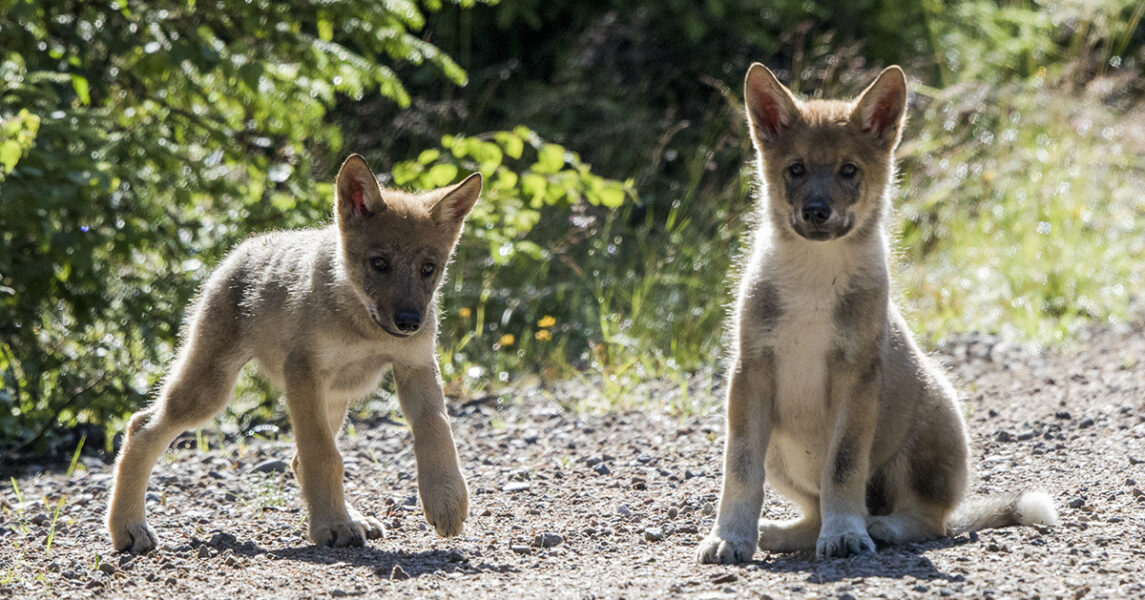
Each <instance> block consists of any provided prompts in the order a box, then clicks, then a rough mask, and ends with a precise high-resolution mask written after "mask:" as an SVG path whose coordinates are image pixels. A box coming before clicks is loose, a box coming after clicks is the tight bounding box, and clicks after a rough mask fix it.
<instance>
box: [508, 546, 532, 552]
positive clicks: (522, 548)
mask: <svg viewBox="0 0 1145 600" xmlns="http://www.w3.org/2000/svg"><path fill="white" fill-rule="evenodd" d="M509 549H510V550H512V551H513V552H516V553H517V554H532V552H533V550H532V549H531V548H529V547H528V546H524V545H521V544H511V545H510V546H509Z"/></svg>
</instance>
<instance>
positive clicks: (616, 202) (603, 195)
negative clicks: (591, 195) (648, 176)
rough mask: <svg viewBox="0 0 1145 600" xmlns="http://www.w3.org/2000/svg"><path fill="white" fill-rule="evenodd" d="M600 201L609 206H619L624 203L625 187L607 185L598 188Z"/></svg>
mask: <svg viewBox="0 0 1145 600" xmlns="http://www.w3.org/2000/svg"><path fill="white" fill-rule="evenodd" d="M597 197H598V198H599V199H600V203H601V204H603V205H604V206H605V207H607V208H619V207H620V206H621V205H623V204H624V188H622V187H620V186H619V185H606V186H604V187H603V188H601V189H600V190H597Z"/></svg>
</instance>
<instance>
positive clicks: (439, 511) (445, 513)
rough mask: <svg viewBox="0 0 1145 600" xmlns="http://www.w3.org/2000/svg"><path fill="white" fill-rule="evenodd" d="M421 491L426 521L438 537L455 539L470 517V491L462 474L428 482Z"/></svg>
mask: <svg viewBox="0 0 1145 600" xmlns="http://www.w3.org/2000/svg"><path fill="white" fill-rule="evenodd" d="M420 491H421V507H422V510H424V511H425V520H426V521H428V522H429V524H430V525H433V528H434V530H435V531H437V535H440V536H441V537H453V536H455V535H457V534H459V533H461V528H462V526H463V525H464V524H465V518H466V517H467V516H468V515H469V490H468V489H466V487H465V479H464V478H462V476H461V474H460V473H457V474H455V475H452V476H448V477H442V478H433V479H431V480H428V481H426V482H424V487H422V488H421V490H420Z"/></svg>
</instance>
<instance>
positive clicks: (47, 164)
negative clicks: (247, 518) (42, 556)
mask: <svg viewBox="0 0 1145 600" xmlns="http://www.w3.org/2000/svg"><path fill="white" fill-rule="evenodd" d="M1143 11H1145V3H1143V2H1140V1H1136V0H1135V1H1130V0H1043V1H1040V2H1030V1H1011V0H964V1H961V2H940V1H939V0H923V1H922V2H919V3H905V4H904V3H899V2H890V1H886V0H855V1H852V2H848V3H836V2H825V1H819V0H776V1H772V2H766V3H763V2H758V1H748V0H712V1H708V2H690V1H686V0H655V1H652V0H627V1H621V0H607V1H602V2H592V3H586V2H577V1H567V0H501V1H500V2H497V3H488V4H487V3H481V2H473V1H466V0H462V1H460V2H441V1H440V0H430V1H427V2H423V3H412V2H407V1H406V0H388V1H386V2H376V3H375V2H345V1H334V2H330V1H317V0H292V1H289V2H276V1H272V0H213V1H202V0H183V1H176V0H148V1H142V0H104V1H102V2H85V1H82V0H54V1H51V2H33V1H21V0H0V238H2V239H0V377H2V379H0V453H7V452H11V451H15V450H19V451H21V452H25V453H27V452H33V453H42V452H48V451H52V450H56V449H59V448H66V449H70V448H72V447H74V446H75V444H76V443H77V438H78V437H79V436H81V435H87V436H88V438H89V439H91V438H95V439H92V440H91V441H89V443H88V445H89V447H93V446H94V447H97V448H99V447H103V448H108V447H110V445H111V437H110V435H109V434H111V433H114V432H115V431H117V430H118V429H119V428H120V427H121V425H122V423H123V419H124V417H125V416H126V415H128V414H129V413H130V412H131V411H133V410H135V409H137V408H138V407H140V406H141V405H142V404H143V403H145V402H146V401H147V399H148V397H149V395H150V394H152V393H153V392H154V390H155V389H156V387H157V386H158V382H159V381H160V378H161V376H162V373H163V370H164V368H165V365H166V363H167V361H168V360H169V359H170V358H171V356H172V353H173V350H174V345H175V343H176V341H177V334H178V331H179V326H180V323H181V320H182V316H183V312H184V310H185V309H186V307H187V306H188V303H189V302H190V300H191V298H192V297H193V294H194V292H195V290H196V288H197V286H198V285H199V283H200V282H201V281H202V280H203V278H204V277H205V276H206V275H207V274H208V273H209V270H210V268H211V267H212V266H213V265H215V264H216V263H217V262H218V261H219V259H220V258H221V257H222V256H223V254H225V253H226V251H227V250H228V249H229V248H230V247H232V246H233V245H234V244H235V243H236V242H237V241H238V240H241V239H242V238H245V237H246V236H248V235H250V234H251V233H254V232H258V231H266V230H270V229H282V228H296V227H307V226H314V225H318V224H322V223H326V222H328V221H329V213H330V209H329V205H330V201H331V186H330V182H331V180H332V178H333V175H334V172H335V169H336V168H337V165H338V164H339V162H340V160H341V159H342V158H343V157H344V156H345V155H346V154H347V153H349V152H361V153H363V154H365V155H366V156H367V158H368V159H369V161H370V163H371V165H372V166H374V168H375V170H376V171H378V172H379V173H386V174H387V175H386V176H385V177H386V179H387V181H386V183H387V184H388V185H396V186H401V187H409V188H420V187H432V186H438V185H444V184H447V183H450V182H452V181H455V180H458V179H460V178H461V177H463V176H464V175H465V174H467V173H468V172H471V171H474V170H480V171H482V172H483V173H484V174H485V175H486V177H487V179H486V181H487V186H486V189H485V192H484V196H483V198H482V201H481V202H480V203H479V205H478V207H477V209H476V210H475V213H474V214H473V216H472V217H471V220H470V226H469V227H468V228H467V230H466V234H465V237H464V239H463V242H462V244H461V247H460V248H459V251H458V255H457V257H456V259H455V261H454V263H453V266H452V267H451V271H450V277H449V280H448V281H447V284H446V287H445V290H444V291H445V293H444V294H443V296H444V297H443V302H442V310H443V315H444V319H443V327H442V333H441V336H440V346H441V361H442V369H443V373H444V375H445V378H446V380H447V384H448V392H449V393H450V394H451V395H454V396H459V397H470V396H473V395H477V394H485V393H487V392H488V391H490V390H496V389H497V388H498V387H499V386H503V385H505V384H511V383H512V382H514V381H517V380H520V379H522V378H525V377H534V376H538V377H540V378H541V379H542V380H544V381H553V380H558V379H565V378H573V377H585V376H586V375H585V374H588V376H590V377H592V378H593V380H594V381H603V382H605V386H604V389H601V390H599V392H600V397H601V402H602V404H601V405H600V406H616V405H622V406H623V405H625V402H626V400H625V397H626V393H627V391H629V390H630V389H631V388H632V386H634V385H637V384H638V383H639V382H640V381H643V380H647V379H649V378H654V377H658V378H665V379H667V380H668V381H684V380H686V379H687V377H688V374H689V373H692V372H694V371H696V370H705V369H708V370H710V369H712V368H713V367H714V366H715V365H716V364H717V363H718V362H719V360H720V359H721V358H722V355H723V345H722V343H721V342H722V331H723V321H724V317H725V312H726V307H727V305H728V303H729V302H730V300H731V289H732V288H731V285H730V278H729V270H730V269H731V268H732V267H733V265H734V263H735V260H736V257H737V255H738V253H739V252H741V251H742V248H741V244H742V234H743V233H744V232H745V229H746V228H747V227H748V223H749V219H748V216H747V215H748V214H749V213H750V212H751V211H752V210H753V201H752V199H751V197H750V195H751V192H752V187H753V182H752V180H751V176H750V168H747V165H748V163H749V161H750V160H751V159H752V156H751V151H750V150H751V149H750V146H749V144H748V142H747V136H746V132H745V131H744V123H743V117H742V104H741V102H742V101H741V94H742V90H741V82H742V78H743V74H744V72H745V71H746V69H747V67H748V65H750V63H751V62H753V61H761V62H764V63H766V64H768V65H769V66H771V67H772V68H773V69H774V70H776V72H777V73H778V74H779V75H780V78H781V79H782V80H784V81H785V82H788V83H789V85H790V86H791V87H792V88H793V89H794V90H796V91H798V92H800V93H803V94H807V95H810V96H812V97H819V96H840V95H842V96H848V95H853V94H854V93H856V92H858V91H859V90H860V89H861V88H862V87H863V86H864V85H865V84H866V83H867V82H868V81H869V80H870V79H871V78H872V77H873V75H874V74H875V73H877V71H878V70H879V69H881V68H882V67H884V66H886V65H888V64H892V63H897V64H900V65H902V66H903V67H904V68H905V69H906V70H907V72H908V74H909V75H910V76H911V79H912V82H911V87H912V97H911V102H910V119H911V120H910V125H909V128H908V131H907V133H906V135H905V141H904V144H903V146H902V147H901V149H900V151H899V157H900V167H901V177H900V179H901V181H900V185H899V188H898V190H897V192H896V194H895V205H896V207H897V209H898V210H897V213H896V215H895V228H896V229H895V230H896V234H897V235H898V236H899V239H900V243H899V252H898V254H897V257H898V258H897V262H898V263H899V264H897V265H896V271H897V275H896V277H897V279H896V281H897V287H898V290H897V295H898V296H899V297H900V298H901V300H902V302H903V304H904V305H905V307H906V308H907V311H908V313H909V314H910V316H911V322H912V324H913V326H914V327H915V328H916V331H917V332H918V333H919V334H920V335H921V336H922V338H923V341H924V343H927V344H933V343H935V342H937V341H939V340H941V339H943V338H945V337H949V336H953V335H958V334H960V333H965V332H970V331H984V332H989V333H993V334H996V335H999V336H1001V337H1002V338H1004V339H1009V340H1014V341H1024V342H1033V343H1040V344H1057V343H1061V342H1063V341H1068V340H1069V338H1070V334H1071V332H1074V331H1076V330H1077V329H1078V328H1079V327H1082V326H1085V325H1086V324H1088V323H1093V322H1095V321H1105V320H1118V319H1127V318H1132V317H1133V314H1134V313H1133V311H1134V310H1135V309H1134V306H1135V303H1139V302H1140V298H1139V296H1136V294H1139V293H1140V287H1141V283H1142V281H1143V278H1142V276H1143V275H1145V236H1143V235H1142V234H1141V233H1140V232H1141V231H1142V230H1143V225H1145V159H1143V155H1145V104H1143V103H1142V98H1143V95H1145V76H1143V73H1142V65H1143V64H1145V50H1143V49H1145V28H1143V27H1142V26H1141V18H1142V13H1143ZM238 395H239V397H240V399H239V402H238V403H237V404H236V405H235V408H232V409H231V411H232V413H231V416H232V417H234V418H235V419H236V420H237V421H238V422H240V423H241V424H242V426H243V427H248V426H249V425H250V423H251V422H253V421H255V420H257V419H260V418H264V417H265V415H266V414H267V413H266V410H267V407H268V406H273V404H272V403H271V402H269V401H268V400H269V399H272V398H273V397H274V396H273V392H271V391H270V390H267V389H265V386H263V385H262V384H260V383H259V382H258V381H257V380H254V379H247V380H244V383H243V384H241V386H240V390H239V392H238ZM716 401H717V400H716V399H710V402H709V401H708V400H705V402H708V404H707V405H708V406H711V405H714V404H715V403H716ZM665 402H667V401H665ZM651 408H654V409H662V410H667V411H687V410H693V409H694V407H690V406H679V405H674V404H671V405H670V404H661V405H657V404H656V400H655V399H652V406H651ZM97 442H98V443H97Z"/></svg>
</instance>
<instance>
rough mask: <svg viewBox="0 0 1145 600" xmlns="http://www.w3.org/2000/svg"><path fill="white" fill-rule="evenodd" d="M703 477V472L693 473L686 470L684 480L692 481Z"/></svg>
mask: <svg viewBox="0 0 1145 600" xmlns="http://www.w3.org/2000/svg"><path fill="white" fill-rule="evenodd" d="M703 475H704V472H703V471H698V472H697V471H692V470H691V469H684V480H685V481H687V480H689V479H692V478H693V477H702V476H703Z"/></svg>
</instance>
